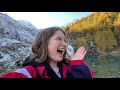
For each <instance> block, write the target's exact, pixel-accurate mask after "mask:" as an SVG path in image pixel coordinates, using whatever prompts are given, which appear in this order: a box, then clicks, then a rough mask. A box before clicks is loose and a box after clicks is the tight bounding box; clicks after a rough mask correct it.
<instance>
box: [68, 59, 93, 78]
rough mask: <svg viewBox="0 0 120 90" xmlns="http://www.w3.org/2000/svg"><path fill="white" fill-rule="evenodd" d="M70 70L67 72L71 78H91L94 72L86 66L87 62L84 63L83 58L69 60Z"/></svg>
mask: <svg viewBox="0 0 120 90" xmlns="http://www.w3.org/2000/svg"><path fill="white" fill-rule="evenodd" d="M69 67H70V70H69V71H70V72H69V73H68V77H71V78H93V77H94V72H93V70H92V69H91V68H90V67H88V65H87V64H85V63H84V61H83V60H74V61H72V60H71V61H70V66H69Z"/></svg>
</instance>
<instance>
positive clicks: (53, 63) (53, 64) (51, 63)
mask: <svg viewBox="0 0 120 90" xmlns="http://www.w3.org/2000/svg"><path fill="white" fill-rule="evenodd" d="M49 65H50V66H51V67H52V68H58V66H57V62H54V61H51V62H50V63H49Z"/></svg>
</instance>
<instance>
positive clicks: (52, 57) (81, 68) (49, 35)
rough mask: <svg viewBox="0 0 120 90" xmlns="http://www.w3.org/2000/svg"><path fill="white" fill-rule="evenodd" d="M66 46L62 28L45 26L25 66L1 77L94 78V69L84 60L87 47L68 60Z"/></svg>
mask: <svg viewBox="0 0 120 90" xmlns="http://www.w3.org/2000/svg"><path fill="white" fill-rule="evenodd" d="M66 46H67V40H66V35H65V32H64V31H63V30H62V29H61V28H59V27H50V28H45V29H43V30H42V31H40V32H39V33H38V34H37V36H36V38H35V40H34V42H33V44H32V54H31V55H30V56H29V57H28V58H27V59H26V60H25V62H24V63H23V68H20V69H17V70H16V71H14V72H9V73H7V74H4V75H3V76H1V78H93V71H92V70H91V69H90V68H89V67H88V66H87V65H86V64H85V63H84V60H83V59H84V57H85V55H86V50H85V48H84V47H83V46H82V47H80V48H79V49H78V50H77V52H76V53H75V54H73V55H72V56H71V58H70V59H71V60H68V59H67V58H66Z"/></svg>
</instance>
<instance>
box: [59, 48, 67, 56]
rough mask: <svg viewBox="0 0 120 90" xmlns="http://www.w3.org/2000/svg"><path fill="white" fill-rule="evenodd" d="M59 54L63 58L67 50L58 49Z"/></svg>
mask: <svg viewBox="0 0 120 90" xmlns="http://www.w3.org/2000/svg"><path fill="white" fill-rule="evenodd" d="M57 52H58V54H59V55H60V56H63V55H64V52H65V49H62V48H61V49H57Z"/></svg>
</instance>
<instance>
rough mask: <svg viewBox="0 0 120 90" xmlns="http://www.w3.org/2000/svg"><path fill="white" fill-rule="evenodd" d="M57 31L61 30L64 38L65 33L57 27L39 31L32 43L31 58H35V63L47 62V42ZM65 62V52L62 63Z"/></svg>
mask: <svg viewBox="0 0 120 90" xmlns="http://www.w3.org/2000/svg"><path fill="white" fill-rule="evenodd" d="M58 30H61V31H62V32H63V33H64V35H65V36H66V34H65V32H64V31H63V30H62V29H61V28H59V27H49V28H45V29H43V30H41V31H39V33H38V34H37V36H36V38H35V40H34V41H33V43H32V57H33V58H35V61H36V62H38V63H42V62H49V56H48V41H49V39H50V38H51V37H52V36H53V35H54V34H55V32H56V31H58ZM66 61H67V59H66V52H65V54H64V57H63V60H62V62H66Z"/></svg>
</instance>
